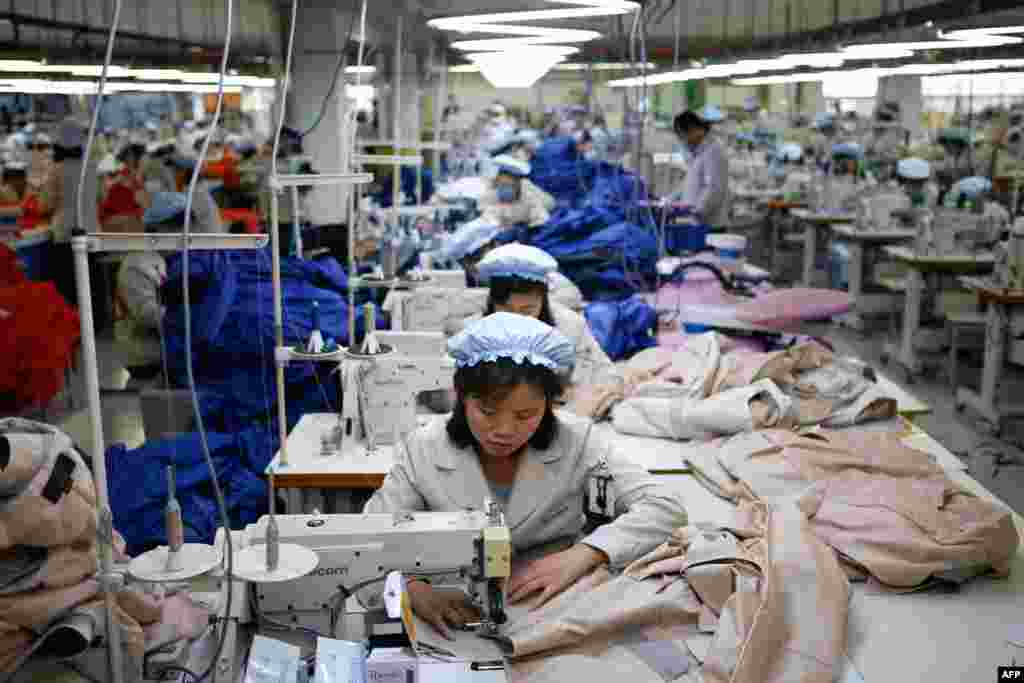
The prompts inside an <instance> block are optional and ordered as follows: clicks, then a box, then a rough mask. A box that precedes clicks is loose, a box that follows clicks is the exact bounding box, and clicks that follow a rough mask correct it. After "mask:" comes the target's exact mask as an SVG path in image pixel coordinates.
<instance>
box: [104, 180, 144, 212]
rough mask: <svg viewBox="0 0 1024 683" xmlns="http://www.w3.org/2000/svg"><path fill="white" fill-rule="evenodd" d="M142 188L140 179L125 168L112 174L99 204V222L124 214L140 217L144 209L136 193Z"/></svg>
mask: <svg viewBox="0 0 1024 683" xmlns="http://www.w3.org/2000/svg"><path fill="white" fill-rule="evenodd" d="M144 188H145V186H144V185H143V184H142V181H141V180H139V178H137V177H136V176H133V175H131V173H130V172H129V171H127V170H124V171H121V172H120V173H118V174H117V175H116V176H114V180H113V181H112V182H111V183H110V186H109V187H108V188H107V195H106V196H105V197H104V198H103V202H102V203H101V204H100V224H101V225H102V224H103V223H106V222H107V221H108V220H110V219H111V218H113V217H114V216H121V215H125V214H127V215H130V216H137V217H138V218H142V216H143V214H145V213H146V210H145V209H144V208H143V207H142V206H141V205H140V204H139V201H138V193H139V192H141V191H143V189H144Z"/></svg>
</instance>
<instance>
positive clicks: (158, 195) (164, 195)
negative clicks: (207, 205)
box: [142, 192, 188, 225]
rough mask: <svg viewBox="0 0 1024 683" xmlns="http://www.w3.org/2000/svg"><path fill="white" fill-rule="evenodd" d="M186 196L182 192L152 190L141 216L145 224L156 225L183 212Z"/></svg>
mask: <svg viewBox="0 0 1024 683" xmlns="http://www.w3.org/2000/svg"><path fill="white" fill-rule="evenodd" d="M187 203H188V197H187V196H186V195H185V193H184V192H154V193H153V194H152V195H151V201H150V204H149V208H148V209H146V213H145V215H144V216H143V218H142V221H143V222H144V223H145V224H146V225H156V224H158V223H164V222H166V221H169V220H171V219H172V218H174V217H175V216H178V215H180V214H183V213H185V207H186V205H187Z"/></svg>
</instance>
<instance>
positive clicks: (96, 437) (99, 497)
mask: <svg viewBox="0 0 1024 683" xmlns="http://www.w3.org/2000/svg"><path fill="white" fill-rule="evenodd" d="M87 162H88V160H86V163H87ZM71 249H72V251H73V253H74V259H75V284H76V285H77V288H78V315H79V319H80V320H81V329H82V365H83V370H84V372H85V392H86V400H87V402H88V404H89V421H90V423H91V425H92V458H93V468H92V469H93V477H94V478H95V480H96V507H97V511H98V514H99V527H98V534H99V544H98V545H99V555H100V558H99V559H100V587H101V588H102V589H103V600H104V603H105V606H106V610H105V611H106V615H107V624H106V626H107V644H108V663H109V665H110V680H111V681H114V683H120V681H122V680H123V677H124V666H123V664H122V659H121V627H120V624H118V622H117V616H116V615H117V611H118V610H117V598H116V590H117V588H118V586H115V585H114V583H115V577H114V561H113V542H114V519H113V514H112V513H111V511H110V489H108V488H107V454H106V446H105V444H104V442H103V415H102V413H101V404H100V375H99V368H98V366H97V361H96V331H95V329H94V328H93V324H94V323H93V315H92V287H91V283H90V282H89V238H88V237H87V236H86V235H85V234H84V233H79V234H77V235H75V236H74V237H72V238H71Z"/></svg>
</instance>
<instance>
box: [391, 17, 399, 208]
mask: <svg viewBox="0 0 1024 683" xmlns="http://www.w3.org/2000/svg"><path fill="white" fill-rule="evenodd" d="M392 87H393V88H394V94H393V96H392V98H391V102H392V104H393V105H394V108H395V110H394V112H392V118H393V119H394V129H393V130H394V132H393V135H392V137H393V139H394V148H395V156H398V154H399V153H400V152H399V149H400V147H399V144H400V141H401V139H402V137H401V136H402V133H401V117H402V114H401V109H402V17H401V15H399V17H398V20H397V22H396V24H395V78H394V83H393V84H392ZM401 194H402V167H401V166H399V165H398V164H395V166H394V168H393V175H392V178H391V213H392V216H393V217H392V220H391V224H392V225H393V226H395V227H396V228H397V227H398V200H399V197H400V196H401Z"/></svg>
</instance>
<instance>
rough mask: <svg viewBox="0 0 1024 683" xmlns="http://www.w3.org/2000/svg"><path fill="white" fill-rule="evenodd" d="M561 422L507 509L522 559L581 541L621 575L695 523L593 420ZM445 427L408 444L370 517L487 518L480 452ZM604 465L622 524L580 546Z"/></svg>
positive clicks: (525, 466) (529, 461) (519, 478)
mask: <svg viewBox="0 0 1024 683" xmlns="http://www.w3.org/2000/svg"><path fill="white" fill-rule="evenodd" d="M557 415H558V426H557V431H556V434H555V438H554V441H553V442H552V444H551V445H550V446H549V447H548V448H547V449H546V450H543V451H540V450H534V449H533V448H530V447H529V446H528V447H527V450H526V452H525V453H524V455H523V456H522V461H521V463H520V466H519V471H518V472H517V473H516V481H515V484H514V485H513V487H512V494H511V497H510V498H509V500H508V504H507V505H506V506H505V511H504V512H505V521H506V523H507V524H508V528H509V530H510V532H511V534H512V545H513V548H514V550H515V551H516V552H518V553H522V552H525V551H527V550H530V549H531V548H537V547H539V546H542V545H545V544H549V543H553V542H555V541H564V540H569V541H576V540H580V541H582V542H583V543H586V544H587V545H589V546H592V547H594V548H597V549H599V550H602V551H603V552H604V553H605V554H606V555H608V558H609V560H610V563H611V566H612V567H614V568H619V567H623V566H625V565H626V564H628V563H630V562H632V561H633V560H635V559H637V558H638V557H640V556H642V555H644V554H646V553H648V552H650V551H651V550H653V549H654V548H656V547H657V546H658V545H659V544H661V543H663V542H664V541H665V540H666V539H667V538H668V536H669V535H670V534H671V533H672V532H673V531H674V530H675V529H677V528H679V527H681V526H685V525H686V510H685V509H684V507H683V500H682V496H681V494H680V493H679V492H678V491H676V490H675V489H674V488H672V487H670V486H667V485H664V484H660V483H657V482H656V481H655V480H654V479H653V478H651V476H650V475H648V474H647V472H646V471H644V469H643V468H641V467H639V466H637V465H636V464H634V463H633V462H632V461H630V460H629V458H627V457H625V456H624V455H623V454H622V453H620V452H619V451H618V450H617V449H615V448H613V447H612V444H611V442H609V441H607V440H606V439H605V438H603V437H601V436H599V435H598V434H597V433H596V429H595V430H591V425H592V423H591V422H590V421H589V420H586V419H584V418H581V417H577V416H575V415H571V414H565V413H557ZM446 419H447V418H446V417H442V416H438V417H435V418H434V419H433V420H432V421H431V422H429V423H428V424H427V425H426V426H424V427H422V428H420V429H418V430H417V431H415V432H413V433H412V434H410V435H408V436H407V437H406V438H405V439H404V440H403V441H402V442H401V444H400V445H399V447H398V448H396V456H395V464H394V465H393V466H392V468H391V471H390V472H389V473H388V475H387V477H386V478H385V479H384V485H383V486H382V487H381V488H380V489H379V490H378V491H377V492H376V493H375V494H374V496H373V498H371V499H370V501H369V502H367V504H366V507H365V508H363V512H365V513H386V512H396V511H406V512H425V511H433V512H455V511H461V510H465V509H467V508H474V509H477V510H481V509H483V504H484V500H485V499H492V500H493V499H495V496H494V494H493V493H492V492H491V487H490V485H489V484H488V482H487V479H486V478H485V476H484V472H483V468H482V467H481V466H480V461H479V458H478V456H477V453H476V450H475V449H474V448H473V447H468V448H457V447H456V446H455V445H454V444H453V443H452V441H451V439H450V438H449V437H448V433H447V431H446V430H445V423H446ZM601 465H605V466H606V467H607V468H608V469H607V472H608V473H609V474H611V476H612V482H611V493H612V499H613V500H614V504H615V510H614V513H615V515H616V516H617V519H616V520H615V521H614V522H612V523H610V524H606V525H604V526H602V527H600V528H599V529H597V530H596V531H594V533H592V534H590V535H589V536H587V537H585V538H582V539H581V538H579V537H580V535H581V533H582V531H583V526H584V522H585V517H584V509H583V502H584V501H583V498H584V494H585V493H586V490H587V486H588V476H589V475H590V474H591V473H592V472H594V471H595V470H596V469H598V468H599V467H601Z"/></svg>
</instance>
